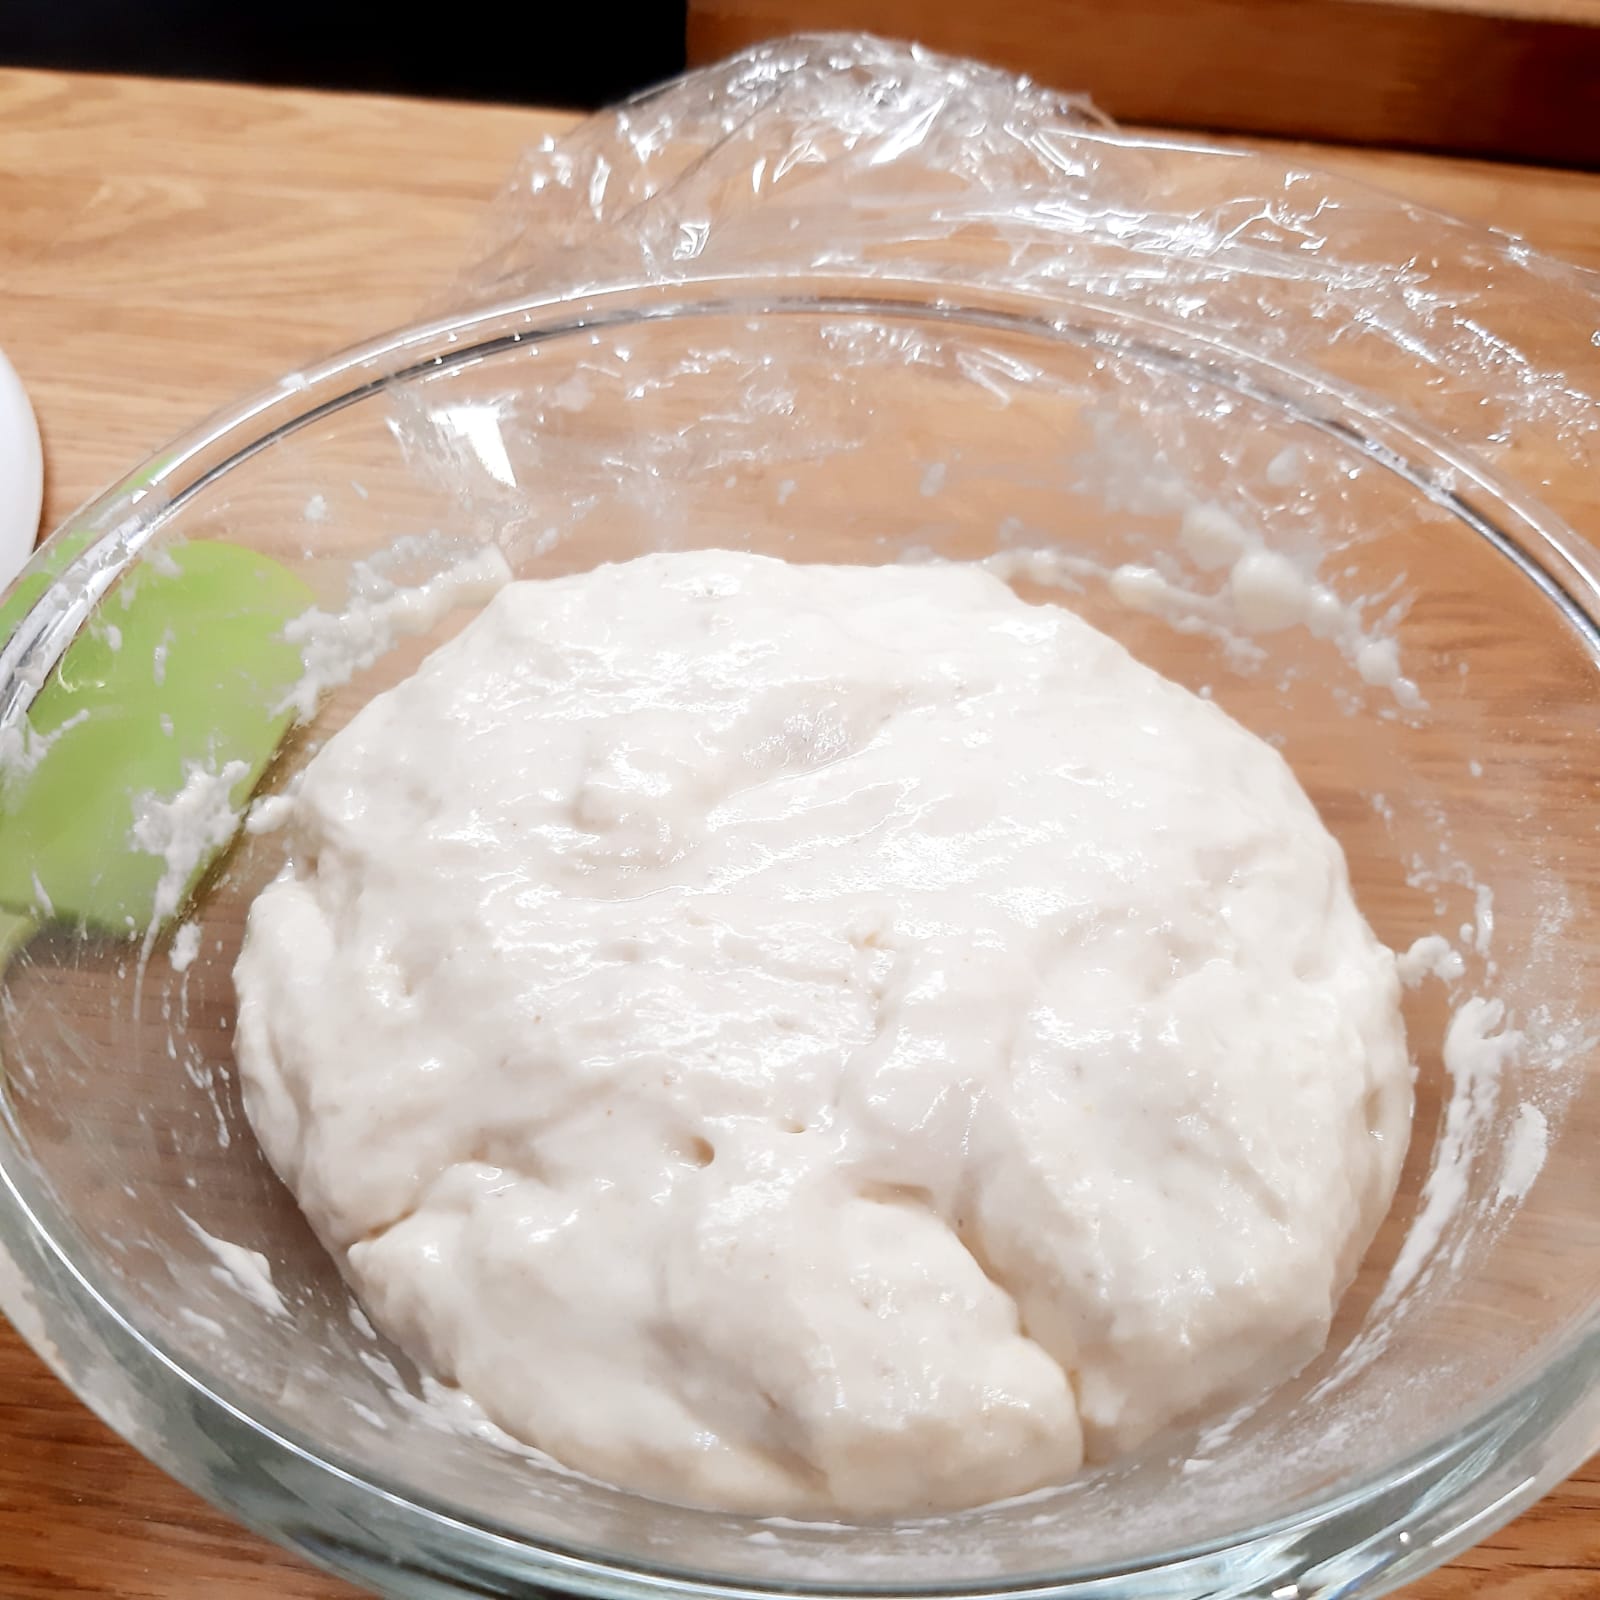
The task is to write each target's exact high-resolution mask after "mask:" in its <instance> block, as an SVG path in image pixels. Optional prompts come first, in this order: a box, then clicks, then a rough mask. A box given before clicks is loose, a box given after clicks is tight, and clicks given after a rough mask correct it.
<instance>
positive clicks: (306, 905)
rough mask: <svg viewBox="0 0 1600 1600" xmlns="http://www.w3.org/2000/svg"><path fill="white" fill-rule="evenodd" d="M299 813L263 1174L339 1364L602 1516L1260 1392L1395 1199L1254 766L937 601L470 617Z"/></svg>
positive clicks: (840, 579)
mask: <svg viewBox="0 0 1600 1600" xmlns="http://www.w3.org/2000/svg"><path fill="white" fill-rule="evenodd" d="M292 806H293V814H292V819H291V823H290V829H291V831H290V839H291V848H292V854H293V867H292V869H291V870H290V871H289V872H287V873H286V874H285V876H283V877H282V878H281V879H280V880H279V881H277V882H275V883H274V884H272V885H271V886H270V887H269V888H267V889H266V890H265V891H264V892H263V893H262V894H261V895H260V897H259V898H258V899H257V901H256V903H255V905H254V907H253V908H252V910H251V913H250V919H249V929H248V936H247V939H246V942H245V947H244V951H243V954H242V955H241V957H240V960H239V964H238V969H237V983H238V991H239V1002H240V1011H239V1025H238V1053H239V1061H240V1064H241V1067H242V1069H243V1076H244V1084H245V1092H246V1103H247V1106H248V1109H249V1113H250V1116H251V1119H252V1121H253V1123H254V1125H255V1128H256V1131H257V1133H258V1135H259V1137H260V1141H261V1144H262V1145H263V1147H264V1148H265V1150H266V1152H267V1155H268V1156H269V1157H270V1159H271V1160H272V1162H273V1164H274V1166H275V1167H276V1168H277V1170H278V1171H279V1173H281V1174H282V1176H283V1178H284V1180H285V1182H287V1183H288V1185H289V1186H290V1188H291V1189H292V1190H293V1191H294V1193H295V1194H296V1195H297V1196H298V1198H299V1200H300V1203H301V1204H302V1205H303V1206H304V1208H305V1210H306V1213H307V1215H308V1216H309V1217H310V1219H311V1221H312V1223H313V1225H314V1226H315V1228H316V1229H317V1232H318V1233H319V1235H320V1236H321V1237H322V1238H323V1240H324V1241H325V1242H326V1243H327V1246H328V1248H329V1249H330V1250H331V1251H333V1252H334V1253H335V1255H336V1256H337V1257H338V1259H339V1260H340V1261H341V1263H342V1265H343V1267H344V1270H345V1271H346V1273H347V1275H348V1277H349V1279H350V1281H351V1283H352V1284H353V1286H354V1287H355V1289H356V1291H357V1293H358V1294H359V1296H360V1298H361V1300H362V1301H363V1303H364V1304H365V1305H366V1307H367V1309H368V1310H369V1312H370V1313H371V1315H372V1317H373V1318H374V1320H375V1321H376V1322H377V1323H379V1324H380V1325H381V1326H382V1327H383V1328H384V1329H386V1330H387V1331H388V1332H389V1333H390V1334H391V1335H392V1336H393V1337H394V1338H396V1339H397V1340H398V1341H399V1342H400V1343H401V1344H403V1345H404V1346H405V1347H406V1348H407V1349H409V1350H410V1351H412V1352H413V1353H414V1354H415V1355H416V1357H417V1358H418V1359H419V1360H420V1361H421V1362H422V1363H423V1364H424V1365H425V1366H426V1367H428V1368H430V1369H432V1370H433V1371H434V1372H435V1373H436V1374H437V1375H438V1376H439V1377H441V1378H442V1379H444V1380H446V1381H448V1382H451V1383H456V1384H459V1385H461V1386H462V1387H463V1388H464V1389H465V1390H466V1391H467V1392H468V1393H469V1394H471V1395H472V1396H474V1397H475V1398H476V1399H477V1401H478V1402H480V1403H481V1405H482V1406H483V1407H484V1409H485V1410H486V1411H487V1412H488V1414H489V1416H490V1417H492V1418H493V1419H494V1420H495V1421H496V1422H497V1423H499V1424H500V1425H501V1426H502V1427H504V1428H505V1429H507V1430H508V1431H509V1432H511V1433H512V1434H515V1435H517V1436H518V1437H519V1438H521V1439H524V1440H527V1441H529V1442H530V1443H532V1444H535V1445H537V1446H539V1447H541V1448H543V1449H544V1450H546V1451H548V1452H549V1453H550V1454H551V1455H553V1456H555V1457H556V1458H557V1459H558V1460H560V1461H562V1462H564V1463H566V1464H568V1465H570V1466H572V1467H575V1468H577V1469H580V1470H582V1471H584V1472H587V1473H590V1474H593V1475H594V1476H597V1477H599V1478H602V1479H606V1480H608V1481H610V1482H612V1483H615V1484H619V1485H622V1486H625V1487H628V1488H633V1489H637V1490H640V1491H642V1492H644V1493H646V1494H651V1495H656V1496H660V1497H663V1498H667V1499H671V1500H677V1501H690V1502H696V1503H700V1504H705V1505H709V1506H717V1507H725V1508H729V1509H734V1510H744V1511H756V1512H784V1513H789V1514H798V1515H814V1514H824V1515H828V1516H832V1517H844V1518H847V1519H848V1518H867V1517H876V1516H881V1515H885V1514H890V1513H915V1512H919V1511H924V1510H929V1509H934V1508H948V1507H956V1506H963V1505H970V1504H977V1503H981V1502H985V1501H989V1500H993V1499H996V1498H999V1497H1002V1496H1005V1495H1010V1494H1014V1493H1017V1492H1019V1491H1022V1490H1026V1489H1030V1488H1033V1487H1035V1486H1037V1485H1040V1484H1045V1483H1050V1482H1055V1481H1059V1480H1061V1479H1064V1478H1066V1477H1068V1476H1070V1475H1071V1474H1072V1473H1074V1472H1075V1471H1077V1470H1078V1469H1079V1467H1080V1466H1081V1465H1082V1464H1083V1462H1084V1461H1085V1460H1086V1459H1087V1460H1088V1461H1090V1462H1096V1461H1104V1460H1107V1459H1108V1458H1111V1457H1113V1456H1115V1455H1117V1454H1118V1453H1119V1452H1122V1451H1126V1450H1128V1449H1129V1448H1131V1447H1132V1446H1135V1445H1137V1444H1138V1443H1140V1442H1141V1441H1143V1440H1145V1439H1146V1438H1148V1437H1149V1436H1150V1435H1151V1434H1153V1433H1154V1432H1156V1431H1157V1430H1159V1429H1161V1428H1162V1427H1163V1426H1164V1425H1166V1424H1168V1423H1171V1422H1173V1421H1175V1420H1182V1419H1186V1418H1190V1417H1193V1416H1196V1415H1198V1414H1201V1413H1203V1412H1204V1411H1206V1410H1208V1409H1211V1408H1218V1407H1221V1406H1223V1405H1224V1404H1226V1403H1228V1402H1231V1401H1233V1400H1236V1399H1238V1398H1242V1397H1244V1396H1246V1395H1248V1394H1251V1393H1254V1392H1255V1391H1258V1390H1260V1389H1262V1388H1264V1387H1266V1386H1268V1385H1269V1384H1271V1383H1273V1382H1274V1381H1276V1380H1279V1379H1281V1378H1283V1377H1285V1376H1287V1375H1288V1374H1290V1373H1291V1372H1293V1371H1294V1370H1296V1369H1297V1368H1298V1367H1300V1366H1301V1365H1303V1364H1304V1363H1305V1362H1306V1361H1307V1360H1308V1359H1309V1358H1310V1357H1311V1356H1312V1355H1313V1354H1314V1353H1315V1352H1316V1351H1317V1350H1318V1349H1319V1348H1320V1347H1321V1345H1322V1344H1323V1342H1324V1340H1325V1339H1326V1336H1327V1330H1328V1324H1329V1318H1330V1314H1331V1312H1332V1309H1333V1306H1334V1302H1335V1300H1336V1298H1337V1296H1338V1295H1339V1293H1340V1291H1341V1289H1342V1288H1343V1286H1344V1284H1345V1283H1346V1282H1347V1280H1348V1278H1349V1277H1350V1275H1351V1273H1352V1272H1353V1270H1354V1267H1355V1264H1356V1262H1357V1260H1358V1258H1359V1256H1360V1254H1361V1252H1362V1251H1363V1249H1364V1248H1365V1246H1366V1244H1367V1242H1368V1240H1369V1238H1370V1236H1371V1234H1372V1232H1373V1230H1374V1228H1375V1227H1376V1225H1377V1222H1378V1220H1379V1218H1380V1217H1381V1215H1382V1214H1383V1212H1384V1210H1385V1208H1386V1207H1387V1205H1388V1203H1389V1200H1390V1197H1391V1195H1392V1192H1393V1189H1394V1185H1395V1182H1396V1177H1397V1173H1398V1170H1399V1164H1400V1160H1401V1156H1402V1154H1403V1152H1404V1148H1405V1143H1406V1136H1407V1129H1408V1119H1409V1113H1410V1088H1409V1071H1408V1066H1407V1058H1406V1047H1405V1038H1404V1033H1403V1029H1402V1024H1401V1019H1400V1013H1399V1008H1398V993H1399V987H1398V983H1397V980H1396V975H1395V961H1394V957H1393V956H1392V954H1391V953H1390V952H1389V951H1388V950H1387V949H1385V948H1384V947H1383V946H1382V945H1380V944H1379V943H1378V942H1377V940H1376V939H1375V938H1374V937H1373V935H1372V933H1371V931H1370V930H1369V928H1368V927H1367V924H1366V923H1365V922H1364V921H1363V919H1362V917H1361V914H1360V912H1359V911H1358V910H1357V909H1356V906H1355V904H1354V902H1353V900H1352V898H1351V894H1350V888H1349V883H1348V875H1347V871H1346V867H1345V862H1344V858H1343V856H1342V854H1341V852H1340V850H1339V847H1338V845H1337V844H1336V843H1335V842H1334V840H1333V839H1332V838H1331V837H1330V836H1329V834H1328V833H1327V831H1326V830H1325V829H1324V828H1323V826H1322V824H1321V822H1320V821H1319V820H1318V817H1317V815H1316V812H1315V810H1314V809H1313V808H1312V806H1311V804H1310V802H1309V801H1308V800H1307V798H1306V796H1305V794H1304V793H1303V791H1302V790H1301V789H1300V787H1299V785H1298V784H1297V782H1296V781H1295V778H1294V776H1293V775H1292V773H1291V772H1290V770H1289V768H1288V767H1287V766H1286V765H1285V764H1284V762H1283V760H1282V759H1281V758H1280V757H1279V756H1278V755H1277V753H1276V752H1274V751H1273V750H1272V749H1271V748H1269V747H1268V746H1267V745H1266V744H1265V743H1263V742H1262V741H1261V740H1260V739H1258V738H1256V737H1255V736H1254V735H1252V734H1250V733H1248V732H1246V731H1245V730H1244V729H1242V728H1241V727H1239V726H1238V725H1237V724H1236V723H1234V722H1233V721H1231V720H1230V719H1229V718H1228V717H1227V716H1226V715H1225V714H1224V713H1223V712H1221V711H1220V710H1218V709H1217V708H1216V707H1215V706H1213V705H1211V704H1209V703H1207V702H1205V701H1202V700H1200V699H1198V698H1196V697H1195V696H1194V695H1192V694H1190V693H1189V692H1188V691H1186V690H1184V689H1182V688H1180V687H1178V686H1176V685H1175V684H1173V683H1171V682H1169V681H1167V680H1166V679H1164V678H1162V677H1161V676H1159V675H1158V674H1156V673H1154V672H1152V671H1150V670H1149V669H1147V668H1146V667H1144V666H1142V665H1140V664H1139V663H1138V662H1136V661H1135V660H1134V659H1133V658H1132V657H1131V656H1129V655H1128V654H1127V653H1126V651H1124V650H1123V649H1122V648H1121V647H1120V646H1119V645H1117V644H1116V643H1114V642H1113V641H1112V640H1110V639H1108V638H1107V637H1105V636H1104V635H1102V634H1101V633H1099V632H1097V631H1096V630H1095V629H1093V628H1091V627H1089V626H1088V625H1087V624H1085V623H1084V622H1082V621H1080V620H1079V619H1078V618H1076V617H1075V616H1073V615H1072V614H1071V613H1070V612H1068V611H1065V610H1063V609H1060V608H1058V607H1054V606H1044V607H1035V606H1029V605H1025V604H1023V603H1022V602H1021V601H1020V600H1018V599H1017V598H1016V597H1015V596H1014V595H1013V594H1012V593H1011V592H1010V591H1009V590H1008V589H1007V588H1005V586H1004V585H1003V584H1001V583H1000V582H999V581H998V580H997V579H995V578H993V577H991V576H989V575H987V574H985V573H983V572H981V571H978V570H974V569H970V568H961V567H954V566H939V567H914V568H913V567H881V568H864V567H829V566H792V565H788V564H786V563H783V562H779V561H773V560H768V559H764V558H760V557H755V556H748V555H736V554H729V553H726V552H717V551H712V552H701V553H695V554H679V555H658V556H651V557H648V558H645V559H642V560H638V561H634V562H630V563H627V564H625V565H620V566H611V567H602V568H600V569H598V570H596V571H593V572H590V573H587V574H585V575H583V576H579V577H572V578H562V579H559V580H553V581H548V582H537V583H520V584H514V585H512V586H510V587H508V588H506V589H504V590H503V591H502V592H501V593H500V594H499V596H498V597H497V598H496V599H495V600H494V601H493V602H492V603H491V604H490V605H489V606H488V607H487V609H486V610H485V611H484V612H483V613H482V615H481V616H480V617H479V618H477V619H476V620H475V621H474V622H473V623H472V624H471V625H470V626H469V627H468V628H467V629H466V630H465V631H464V632H463V633H462V634H461V635H460V636H459V637H458V638H456V639H455V640H453V641H452V642H451V643H449V644H447V645H445V646H444V647H443V648H441V649H439V650H438V651H436V652H435V653H434V654H433V655H432V656H431V657H430V658H429V659H428V660H427V661H426V662H425V663H424V665H423V666H422V668H421V669H420V670H419V671H418V672H417V673H416V675H415V676H414V677H413V678H411V679H410V680H408V681H407V682H405V683H402V684H401V685H399V686H398V687H397V688H395V689H393V690H391V691H390V692H388V693H386V694H383V695H380V696H379V697H378V698H377V699H375V700H373V701H372V702H371V703H370V704H369V705H368V706H367V707H366V708H365V709H364V710H363V711H362V712H361V713H360V714H359V715H358V716H357V717H356V718H355V719H354V720H353V721H352V722H351V723H350V725H349V726H348V727H347V728H346V729H344V730H343V731H342V732H340V733H338V734H337V735H336V736H335V737H333V738H332V739H330V740H329V741H328V743H327V745H326V747H325V748H324V749H323V750H322V751H321V752H320V754H318V755H317V756H316V758H315V759H314V760H313V761H312V762H311V763H310V765H309V767H308V768H307V770H306V773H305V778H304V782H303V783H302V784H301V786H300V788H299V791H298V793H297V795H296V796H295V798H294V800H293V802H292Z"/></svg>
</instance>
